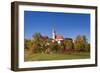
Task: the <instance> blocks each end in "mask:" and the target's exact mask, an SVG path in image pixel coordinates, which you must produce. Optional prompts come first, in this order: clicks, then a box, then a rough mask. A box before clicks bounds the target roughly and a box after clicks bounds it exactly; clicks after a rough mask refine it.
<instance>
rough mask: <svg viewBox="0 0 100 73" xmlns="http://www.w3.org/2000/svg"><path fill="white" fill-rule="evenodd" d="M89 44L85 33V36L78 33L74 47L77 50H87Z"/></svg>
mask: <svg viewBox="0 0 100 73" xmlns="http://www.w3.org/2000/svg"><path fill="white" fill-rule="evenodd" d="M87 44H88V42H87V39H86V36H85V35H83V36H80V35H78V36H77V37H76V39H75V40H74V48H75V50H77V51H86V49H87ZM88 47H89V45H88Z"/></svg>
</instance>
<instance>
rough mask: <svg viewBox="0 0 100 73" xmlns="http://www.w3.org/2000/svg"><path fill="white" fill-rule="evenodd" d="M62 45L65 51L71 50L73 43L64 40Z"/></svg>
mask: <svg viewBox="0 0 100 73" xmlns="http://www.w3.org/2000/svg"><path fill="white" fill-rule="evenodd" d="M64 45H65V48H66V49H73V41H72V40H65V41H64Z"/></svg>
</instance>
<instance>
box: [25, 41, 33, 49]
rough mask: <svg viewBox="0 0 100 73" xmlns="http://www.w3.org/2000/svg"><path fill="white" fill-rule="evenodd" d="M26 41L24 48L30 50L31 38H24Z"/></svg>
mask: <svg viewBox="0 0 100 73" xmlns="http://www.w3.org/2000/svg"><path fill="white" fill-rule="evenodd" d="M24 41H25V43H24V48H25V49H27V50H30V48H31V44H32V43H31V40H28V39H24Z"/></svg>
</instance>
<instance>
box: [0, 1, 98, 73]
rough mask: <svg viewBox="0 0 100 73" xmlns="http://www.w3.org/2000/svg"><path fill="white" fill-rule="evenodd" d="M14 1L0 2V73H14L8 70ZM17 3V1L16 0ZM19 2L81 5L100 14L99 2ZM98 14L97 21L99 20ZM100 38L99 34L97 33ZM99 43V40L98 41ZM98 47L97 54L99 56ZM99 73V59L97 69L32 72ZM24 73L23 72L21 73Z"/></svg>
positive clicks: (35, 72)
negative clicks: (12, 4)
mask: <svg viewBox="0 0 100 73" xmlns="http://www.w3.org/2000/svg"><path fill="white" fill-rule="evenodd" d="M12 1H14V0H0V73H14V72H13V71H11V70H10V59H11V57H10V54H11V46H10V45H11V38H10V37H11V36H10V35H11V32H10V31H11V12H10V8H11V5H10V3H11V2H12ZM16 1H17V0H16ZM19 1H32V2H36V1H37V2H45V3H62V4H79V5H80V4H81V5H93V6H98V7H99V8H98V9H99V10H98V11H99V12H98V13H100V5H99V3H100V0H19ZM99 16H100V14H98V20H99V19H100V17H99ZM99 23H100V21H99ZM99 23H98V31H100V25H99ZM98 37H100V33H98ZM98 43H100V38H99V39H98ZM99 48H100V46H99V47H98V52H99V54H98V55H100V49H99ZM41 72H43V73H51V72H52V73H66V72H67V73H87V72H88V73H99V72H100V58H99V66H98V67H88V68H73V69H71V68H70V69H56V70H40V71H34V73H41ZM22 73H24V72H22ZM25 73H33V71H26V72H25Z"/></svg>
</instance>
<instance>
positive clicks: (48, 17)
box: [24, 11, 90, 42]
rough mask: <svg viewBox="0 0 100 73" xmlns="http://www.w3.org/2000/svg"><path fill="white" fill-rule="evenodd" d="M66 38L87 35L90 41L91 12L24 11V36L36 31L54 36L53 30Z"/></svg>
mask: <svg viewBox="0 0 100 73" xmlns="http://www.w3.org/2000/svg"><path fill="white" fill-rule="evenodd" d="M53 28H55V30H56V33H57V34H59V35H62V36H63V37H64V38H72V39H75V38H76V36H77V35H85V36H86V37H87V40H88V42H90V14H83V13H61V12H39V11H24V38H26V39H31V38H32V35H33V34H34V33H36V32H39V33H41V34H42V35H43V36H48V37H50V38H52V30H53Z"/></svg>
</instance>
